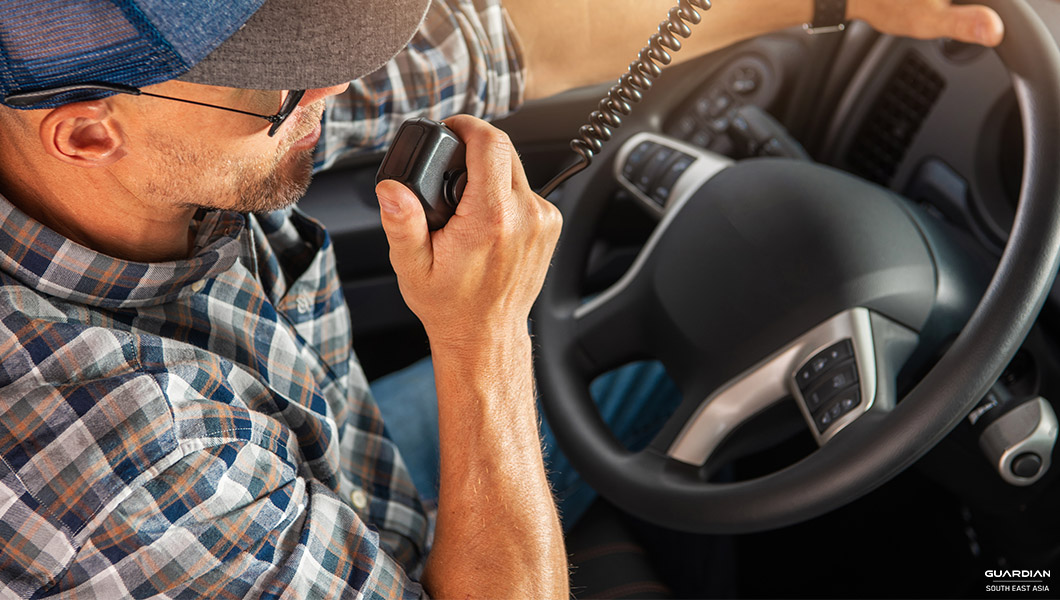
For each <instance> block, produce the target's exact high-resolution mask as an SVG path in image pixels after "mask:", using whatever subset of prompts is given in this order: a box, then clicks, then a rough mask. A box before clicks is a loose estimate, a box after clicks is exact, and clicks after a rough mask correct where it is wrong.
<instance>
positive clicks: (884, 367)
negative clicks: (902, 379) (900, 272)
mask: <svg viewBox="0 0 1060 600" xmlns="http://www.w3.org/2000/svg"><path fill="white" fill-rule="evenodd" d="M916 339H917V336H916V334H914V333H913V332H912V331H909V330H908V329H905V328H904V327H902V326H900V325H898V324H896V323H893V322H891V321H889V320H888V319H886V318H884V317H882V316H879V315H873V314H872V313H871V312H870V311H869V310H867V309H864V308H854V309H851V310H848V311H845V312H843V313H840V314H838V315H836V316H835V317H833V318H831V319H829V320H827V321H825V322H824V323H822V324H820V325H818V326H817V327H815V328H813V329H812V330H810V331H808V332H807V333H805V334H804V335H802V336H799V337H798V338H797V339H796V340H795V341H793V342H791V343H790V344H788V345H787V346H785V347H784V348H783V349H781V350H780V351H778V352H776V353H774V354H773V355H772V356H770V357H769V358H767V359H765V360H763V361H762V362H760V363H758V364H757V365H755V366H754V367H752V368H751V369H748V370H747V371H746V372H744V373H742V374H741V375H739V376H737V377H736V378H734V379H733V380H731V381H729V382H728V383H726V384H725V385H723V386H722V387H721V388H719V389H718V390H717V391H716V392H714V393H712V394H711V395H710V396H708V397H707V398H706V399H705V400H703V401H702V402H701V403H699V405H698V406H697V407H696V408H695V410H694V411H692V413H691V415H690V416H685V417H684V418H686V419H687V420H686V421H684V423H683V425H682V426H681V428H680V431H679V433H677V435H676V436H675V437H674V438H673V440H672V441H671V442H670V443H669V446H668V449H667V455H668V456H669V457H670V458H673V459H675V460H679V461H681V462H684V463H688V464H691V465H694V466H700V465H703V464H705V463H706V462H707V460H708V459H709V458H710V457H711V455H712V454H713V453H714V452H715V451H716V450H717V449H718V448H719V447H720V446H721V445H722V443H723V442H725V440H726V439H727V438H728V437H729V436H730V435H732V433H733V432H734V431H736V430H737V429H738V428H739V427H740V426H742V425H743V424H745V423H747V422H748V421H750V420H751V419H752V418H754V417H755V416H756V415H759V414H761V413H762V412H763V411H765V410H766V409H767V408H769V407H770V406H773V405H774V404H777V403H778V402H781V401H785V400H788V399H790V398H794V399H795V401H796V402H797V403H798V405H799V410H800V411H801V412H802V414H803V417H804V418H805V419H806V422H807V424H808V425H809V428H810V431H811V432H812V433H813V436H814V439H816V440H817V443H818V444H819V445H822V446H823V445H824V444H825V443H826V442H828V441H829V440H830V439H832V438H833V437H834V436H835V435H836V434H837V433H839V432H840V431H841V430H843V429H844V428H845V427H846V426H847V425H849V424H851V423H853V422H854V421H855V420H857V419H858V417H860V416H862V415H863V414H865V413H866V412H868V411H870V410H877V411H888V410H890V409H891V408H892V407H893V406H894V391H893V385H891V384H890V380H891V379H893V376H894V374H895V373H896V371H897V369H898V368H900V366H901V364H902V363H904V359H905V358H908V356H909V353H910V352H911V350H912V349H913V348H914V347H915V344H916ZM895 359H898V360H895ZM685 414H686V415H687V413H685ZM681 416H682V411H678V413H677V414H675V418H681ZM666 430H672V424H671V427H667V428H666V429H664V432H665V431H666Z"/></svg>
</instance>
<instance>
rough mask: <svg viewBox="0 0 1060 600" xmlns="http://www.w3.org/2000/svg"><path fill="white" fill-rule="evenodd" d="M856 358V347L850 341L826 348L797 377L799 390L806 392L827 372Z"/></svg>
mask: <svg viewBox="0 0 1060 600" xmlns="http://www.w3.org/2000/svg"><path fill="white" fill-rule="evenodd" d="M853 356H854V347H853V346H852V345H851V343H850V340H843V341H841V342H839V343H838V344H835V345H833V346H830V347H828V348H825V349H824V350H822V351H820V352H818V353H817V354H816V355H814V357H813V358H811V359H810V360H809V361H808V362H807V363H806V364H805V365H804V366H803V367H802V368H801V369H799V372H798V373H797V374H796V375H795V383H796V385H798V386H799V389H800V390H802V391H803V392H806V391H807V390H809V389H810V387H811V386H812V384H813V382H814V381H816V380H817V378H818V376H820V375H821V374H822V373H824V372H825V371H828V370H830V369H831V368H832V367H834V366H836V365H837V364H839V363H840V362H842V361H844V360H846V359H848V358H852V357H853Z"/></svg>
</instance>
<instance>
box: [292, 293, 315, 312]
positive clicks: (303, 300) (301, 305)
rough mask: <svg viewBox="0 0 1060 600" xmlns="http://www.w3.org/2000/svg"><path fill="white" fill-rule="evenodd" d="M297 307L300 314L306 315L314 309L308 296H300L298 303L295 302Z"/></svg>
mask: <svg viewBox="0 0 1060 600" xmlns="http://www.w3.org/2000/svg"><path fill="white" fill-rule="evenodd" d="M295 306H297V307H298V312H300V313H302V314H303V315H304V314H306V313H307V312H309V311H310V310H311V309H312V308H313V303H312V302H310V301H309V298H307V297H306V296H299V297H298V301H297V302H295Z"/></svg>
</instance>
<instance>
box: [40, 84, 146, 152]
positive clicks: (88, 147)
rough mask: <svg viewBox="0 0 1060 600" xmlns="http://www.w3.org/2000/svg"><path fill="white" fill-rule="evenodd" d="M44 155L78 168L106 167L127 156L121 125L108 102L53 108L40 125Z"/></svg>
mask: <svg viewBox="0 0 1060 600" xmlns="http://www.w3.org/2000/svg"><path fill="white" fill-rule="evenodd" d="M39 132H40V141H41V144H42V145H43V146H44V150H45V152H47V153H48V154H49V155H51V156H53V157H54V158H57V159H59V160H61V161H63V162H65V163H68V164H72V165H75V166H79V167H86V168H91V167H103V166H107V165H111V164H114V163H115V162H117V161H118V160H120V159H121V158H122V157H123V156H125V136H124V135H123V133H122V128H121V124H120V123H119V122H118V119H117V116H116V115H115V114H114V112H113V110H112V109H111V106H110V103H109V102H107V101H106V100H92V101H88V102H75V103H73V104H64V105H62V106H60V107H58V108H54V109H52V110H51V112H49V113H48V114H47V115H45V117H44V119H43V120H41V123H40V128H39Z"/></svg>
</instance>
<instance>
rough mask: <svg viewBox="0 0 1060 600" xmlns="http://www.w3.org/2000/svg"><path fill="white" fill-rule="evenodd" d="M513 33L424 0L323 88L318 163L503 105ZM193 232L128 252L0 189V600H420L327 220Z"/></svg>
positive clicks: (400, 484)
mask: <svg viewBox="0 0 1060 600" xmlns="http://www.w3.org/2000/svg"><path fill="white" fill-rule="evenodd" d="M513 35H514V34H513V33H512V32H511V31H510V29H509V28H508V24H507V19H506V16H505V14H504V13H503V11H502V9H501V8H500V6H499V5H498V3H497V1H496V0H445V2H441V1H436V2H435V3H434V5H433V6H432V8H431V9H430V11H429V13H428V17H427V19H426V21H425V22H424V24H423V26H422V27H421V30H420V32H419V33H418V34H417V36H416V37H415V39H414V40H413V42H412V44H410V46H409V48H407V49H406V50H405V51H404V52H402V54H400V55H399V56H398V57H396V58H395V59H394V60H393V61H391V63H390V64H388V65H387V66H386V67H385V68H384V69H383V70H381V71H380V72H379V73H376V74H373V75H371V76H369V77H366V78H364V79H363V80H360V81H357V82H355V83H354V84H353V86H352V87H351V89H350V91H349V92H347V93H346V94H345V95H343V96H342V97H339V98H337V99H335V101H334V102H333V104H332V105H331V107H330V108H329V110H328V113H327V117H326V129H325V131H326V135H325V136H324V138H323V139H322V142H321V146H320V148H319V153H318V166H321V167H322V166H325V165H326V164H330V163H332V162H334V161H335V160H336V159H337V158H338V157H340V156H341V155H342V154H343V153H345V152H352V151H356V149H357V148H368V149H374V148H379V147H383V146H385V144H386V143H387V140H388V137H389V136H390V135H391V133H392V132H393V131H394V125H395V124H396V123H400V122H401V121H402V120H403V119H404V118H406V117H408V116H413V115H418V114H430V115H432V116H435V117H439V116H443V115H445V114H447V113H451V112H471V113H473V114H478V115H480V116H483V117H486V118H490V117H495V116H499V115H500V114H503V113H505V112H508V111H509V110H511V109H512V108H514V107H515V105H516V104H517V103H518V102H519V101H520V100H521V94H522V91H521V90H522V88H523V75H522V73H521V72H520V69H521V67H520V57H519V52H518V48H517V46H516V44H515V40H514V37H513ZM71 193H76V192H75V191H71ZM194 228H195V229H194V234H195V240H194V250H193V252H192V256H191V258H189V259H187V260H181V261H176V262H168V263H154V264H144V263H135V262H128V261H123V260H118V259H115V258H112V257H108V256H105V255H102V254H100V253H98V252H95V251H93V250H91V249H89V248H85V247H83V246H80V245H78V244H76V243H74V242H72V241H70V240H68V239H65V238H64V237H62V236H61V235H59V234H58V233H55V232H54V231H51V230H50V229H48V228H46V227H44V226H43V225H41V224H40V223H37V222H36V221H34V220H33V219H31V218H29V217H28V216H27V215H25V214H24V213H22V212H21V211H19V210H18V209H17V208H16V207H14V206H13V205H11V204H10V203H9V202H7V201H6V200H4V199H3V198H0V597H3V598H7V597H22V598H30V597H33V598H36V597H52V596H55V597H63V598H89V597H109V598H119V597H153V596H160V597H170V598H176V597H180V598H244V597H267V598H273V597H276V598H279V597H283V598H333V597H335V598H338V597H341V598H361V597H365V598H395V597H417V596H422V595H423V590H422V588H421V587H420V586H419V584H417V583H415V581H414V580H415V578H416V577H417V576H418V574H419V572H420V570H421V569H422V565H423V561H424V558H425V556H426V553H427V550H428V547H427V545H428V531H429V525H430V524H429V522H428V517H427V515H426V514H425V511H424V508H423V506H422V504H421V502H420V500H419V497H418V495H417V493H416V490H415V487H414V486H413V484H412V481H411V479H410V477H409V475H408V472H407V470H406V468H405V466H404V464H403V462H402V460H401V457H400V456H399V455H398V453H397V450H396V448H395V446H394V444H393V443H392V442H391V441H390V440H389V439H388V437H387V436H386V434H385V431H384V429H383V424H382V422H381V419H380V417H379V412H378V410H377V408H376V406H375V404H374V401H373V400H372V398H371V395H370V393H369V389H368V385H367V382H366V381H365V378H364V374H363V372H362V371H361V369H360V367H359V365H358V363H357V360H356V357H355V356H354V354H353V350H352V347H351V339H350V325H349V313H348V309H347V307H346V304H345V302H344V299H343V297H342V290H341V286H340V284H339V281H338V278H337V275H336V270H335V254H334V251H333V249H332V246H331V242H330V240H329V238H328V236H327V234H326V232H325V231H324V230H323V228H322V227H321V226H320V225H319V224H317V223H316V222H314V221H313V220H311V219H309V218H308V217H306V216H304V215H302V214H300V213H299V212H298V211H296V210H293V211H283V212H277V213H271V214H265V215H244V214H238V213H233V212H225V211H212V212H211V211H200V214H199V215H197V217H196V219H195V222H194ZM396 426H400V424H396Z"/></svg>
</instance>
